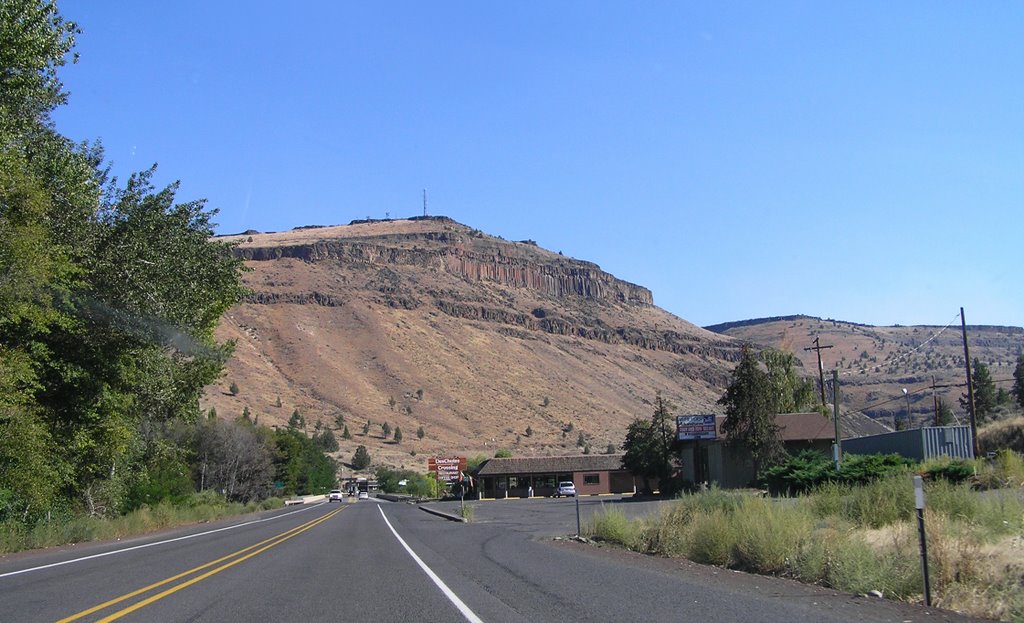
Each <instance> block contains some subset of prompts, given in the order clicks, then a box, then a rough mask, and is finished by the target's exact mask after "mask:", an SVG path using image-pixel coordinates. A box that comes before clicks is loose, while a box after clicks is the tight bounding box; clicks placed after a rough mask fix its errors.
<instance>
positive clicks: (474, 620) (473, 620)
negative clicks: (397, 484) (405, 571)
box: [377, 506, 483, 623]
mask: <svg viewBox="0 0 1024 623" xmlns="http://www.w3.org/2000/svg"><path fill="white" fill-rule="evenodd" d="M377 509H378V510H380V516H381V517H383V518H384V523H386V524H387V525H388V528H391V533H392V534H394V535H395V538H396V539H398V542H399V543H401V544H402V547H404V548H405V551H407V552H409V555H410V556H412V559H413V560H415V561H416V564H418V565H419V566H420V569H423V572H424V573H426V574H427V577H429V578H430V579H431V580H433V582H434V584H436V585H437V587H438V588H439V589H441V592H442V593H444V596H445V597H447V598H448V600H449V601H450V602H452V603H453V604H455V607H456V608H458V609H459V612H461V613H462V616H464V617H466V620H467V621H469V622H470V623H483V620H481V619H480V617H478V616H477V615H476V613H475V612H473V611H472V610H470V609H469V606H467V605H466V604H465V603H464V602H463V601H462V600H461V599H459V596H458V595H456V594H455V593H454V592H452V589H450V588H448V585H447V584H445V583H444V582H442V581H441V578H439V577H437V574H436V573H434V572H433V571H432V570H431V569H430V567H428V566H427V563H425V562H423V561H422V560H420V557H419V556H417V555H416V552H414V551H412V548H411V547H409V545H408V543H406V542H405V540H404V539H403V538H402V537H400V536H398V531H397V530H395V527H394V526H392V525H391V522H390V521H388V516H387V515H385V514H384V509H383V508H382V507H381V506H377Z"/></svg>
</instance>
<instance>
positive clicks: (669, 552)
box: [585, 472, 1024, 620]
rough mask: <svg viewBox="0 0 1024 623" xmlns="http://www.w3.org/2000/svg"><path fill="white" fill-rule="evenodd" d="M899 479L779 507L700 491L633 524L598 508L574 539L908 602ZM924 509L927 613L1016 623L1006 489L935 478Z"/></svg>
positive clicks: (910, 581)
mask: <svg viewBox="0 0 1024 623" xmlns="http://www.w3.org/2000/svg"><path fill="white" fill-rule="evenodd" d="M911 482H912V481H911V474H910V473H908V472H903V473H899V474H896V475H892V476H888V477H886V478H881V479H877V480H875V481H873V482H871V483H869V484H867V485H861V486H854V485H849V484H839V483H835V482H831V483H826V484H824V485H822V486H820V487H818V488H816V489H814V490H813V491H812V492H811V493H810V494H808V495H805V496H802V497H799V498H795V499H783V500H771V499H765V498H761V497H756V496H752V495H749V494H747V495H744V494H739V493H734V492H726V491H720V490H716V489H714V488H712V489H711V490H710V491H708V492H706V493H696V494H692V495H685V496H682V497H681V498H679V499H678V500H677V501H675V502H673V503H671V505H670V506H668V507H667V508H665V509H663V510H662V512H660V513H659V514H657V515H654V516H651V517H648V518H644V519H639V520H633V521H630V520H627V519H626V518H625V516H624V515H622V513H621V512H619V511H617V510H605V511H602V512H600V513H597V514H596V515H595V516H594V518H593V522H592V524H591V525H590V526H589V527H588V529H587V530H586V531H585V532H586V534H587V535H588V536H590V537H591V538H593V539H594V540H598V541H604V542H608V543H614V544H619V545H622V546H624V547H627V548H629V549H632V550H636V551H641V552H646V553H651V554H658V555H665V556H672V557H683V558H688V559H690V560H693V561H695V562H700V563H705V564H715V565H719V566H723V567H727V568H732V569H741V570H744V571H749V572H753V573H761V574H766V575H776V576H783V577H790V578H794V579H798V580H801V581H804V582H808V583H815V584H821V585H823V586H827V587H830V588H835V589H837V590H843V591H850V592H855V593H864V592H867V591H870V590H879V591H882V592H883V594H885V595H886V596H887V597H890V598H895V599H903V600H908V601H920V600H921V599H922V597H921V593H922V590H923V589H922V577H921V565H920V559H919V553H918V543H917V531H916V526H915V523H914V521H913V508H914V504H913V489H912V484H911ZM926 505H927V506H926V522H927V532H928V539H929V543H928V550H929V561H930V566H931V576H932V593H933V600H934V603H935V605H936V606H939V607H944V608H950V609H955V610H960V611H965V612H969V613H970V614H972V615H976V616H985V617H995V618H1001V619H1006V618H1009V619H1012V620H1019V619H1022V618H1024V562H1021V561H1019V560H1016V561H1015V559H1013V558H1012V556H1010V559H1008V560H1007V559H1006V558H1007V556H1008V555H1007V554H1005V552H1007V551H1009V552H1011V553H1012V551H1013V550H1012V543H1013V540H1014V539H1019V538H1020V535H1022V534H1024V502H1022V501H1021V499H1020V497H1019V495H1017V492H1016V491H1005V492H992V493H984V494H981V493H979V492H977V491H972V490H971V488H970V486H969V485H968V484H966V483H961V484H956V483H951V482H948V481H946V480H944V479H938V480H935V481H932V482H928V483H927V484H926ZM1000 552H1003V554H1002V558H1001V557H1000V555H999V554H1000Z"/></svg>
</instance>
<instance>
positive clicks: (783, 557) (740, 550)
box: [732, 498, 811, 575]
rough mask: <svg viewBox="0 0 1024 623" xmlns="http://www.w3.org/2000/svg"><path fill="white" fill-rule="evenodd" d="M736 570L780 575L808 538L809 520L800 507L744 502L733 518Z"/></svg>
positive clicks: (733, 555) (751, 501)
mask: <svg viewBox="0 0 1024 623" xmlns="http://www.w3.org/2000/svg"><path fill="white" fill-rule="evenodd" d="M732 517H733V525H734V531H735V534H736V536H735V538H736V544H735V545H734V546H733V551H732V557H733V560H734V562H735V566H736V567H737V568H739V569H743V570H745V571H752V572H754V573H765V574H770V575H779V574H783V573H785V572H787V571H788V570H789V567H790V560H791V557H794V556H795V555H796V554H797V552H799V551H800V549H801V547H802V545H803V542H804V541H805V539H806V538H807V536H808V535H809V534H810V531H811V530H810V528H811V521H810V516H809V515H808V514H807V513H806V512H804V510H803V509H802V508H800V507H795V506H782V505H780V504H778V503H776V502H774V501H772V500H767V499H764V498H750V499H747V500H746V501H745V503H744V505H743V508H742V509H741V510H740V512H737V513H734V514H733V516H732Z"/></svg>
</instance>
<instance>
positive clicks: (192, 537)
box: [0, 504, 319, 578]
mask: <svg viewBox="0 0 1024 623" xmlns="http://www.w3.org/2000/svg"><path fill="white" fill-rule="evenodd" d="M317 506H319V504H317ZM313 508H316V507H315V506H307V507H306V508H301V509H299V510H297V511H292V512H290V513H284V514H282V515H275V516H273V517H267V518H265V519H254V520H252V521H247V522H245V523H240V524H235V525H233V526H227V527H226V528H217V529H216V530H207V531H206V532H197V533H196V534H189V535H187V536H179V537H176V538H173V539H167V540H166V541H156V542H154V543H146V544H145V545H135V546H133V547H126V548H124V549H115V550H111V551H109V552H103V553H102V554H93V555H91V556H83V557H81V558H72V559H71V560H65V561H63V562H54V563H50V564H48V565H42V566H39V567H31V568H29V569H22V570H21V571H8V572H7V573H0V578H6V577H8V576H12V575H19V574H22V573H30V572H32V571H42V570H43V569H51V568H53V567H62V566H64V565H70V564H71V563H75V562H82V561H84V560H92V559H93V558H103V557H104V556H113V555H114V554H123V553H125V552H130V551H134V550H137V549H144V548H147V547H153V546H154V545H163V544H165V543H174V542H175V541H184V540H185V539H194V538H196V537H197V536H205V535H207V534H213V533H215V532H223V531H225V530H234V529H235V528H241V527H242V526H251V525H253V524H257V523H263V522H264V521H273V520H275V519H280V518H282V517H287V516H289V515H294V514H295V513H304V512H306V511H308V510H311V509H313Z"/></svg>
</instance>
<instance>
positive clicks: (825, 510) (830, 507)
mask: <svg viewBox="0 0 1024 623" xmlns="http://www.w3.org/2000/svg"><path fill="white" fill-rule="evenodd" d="M849 495H850V485H844V484H841V483H838V482H826V483H823V484H821V485H818V486H817V487H815V488H814V489H812V490H811V491H810V492H809V495H808V496H806V497H805V498H804V499H805V500H806V502H805V504H807V505H808V507H809V508H810V509H811V512H813V513H814V516H815V517H820V518H825V517H832V516H836V517H838V516H841V515H843V505H844V503H845V500H846V498H847V497H848V496H849Z"/></svg>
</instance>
